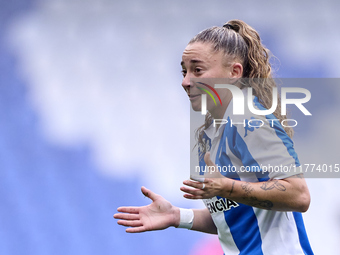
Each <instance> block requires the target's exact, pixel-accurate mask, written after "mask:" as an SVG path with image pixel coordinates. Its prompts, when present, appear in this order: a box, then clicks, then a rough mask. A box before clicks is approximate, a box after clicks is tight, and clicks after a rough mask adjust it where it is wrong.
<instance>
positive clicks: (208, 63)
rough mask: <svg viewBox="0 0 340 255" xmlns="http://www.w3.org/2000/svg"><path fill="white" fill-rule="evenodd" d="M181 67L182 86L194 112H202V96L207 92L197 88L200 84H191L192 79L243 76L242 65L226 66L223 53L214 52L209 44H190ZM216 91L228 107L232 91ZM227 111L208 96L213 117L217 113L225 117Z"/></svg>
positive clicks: (208, 106)
mask: <svg viewBox="0 0 340 255" xmlns="http://www.w3.org/2000/svg"><path fill="white" fill-rule="evenodd" d="M181 65H182V73H183V81H182V86H183V88H184V89H185V91H186V92H187V94H188V96H189V99H190V101H191V106H192V108H193V110H194V111H200V110H201V95H202V94H205V92H204V91H203V90H201V89H199V87H198V86H197V85H199V84H197V83H196V82H193V81H191V82H190V79H192V78H235V77H236V76H239V77H241V75H242V65H241V64H239V63H230V64H228V65H226V60H225V55H224V54H223V52H214V51H213V50H212V46H211V44H209V43H199V42H196V43H192V44H189V45H188V46H187V47H186V48H185V50H184V52H183V56H182V62H181ZM239 69H240V70H239ZM240 72H241V73H240ZM210 86H212V87H214V84H210ZM201 87H203V86H201ZM216 91H217V92H218V94H219V96H220V98H221V100H222V104H223V105H224V106H227V105H228V104H229V102H230V100H231V93H230V91H229V90H227V89H216ZM223 108H224V109H223ZM225 109H226V107H221V105H220V104H217V105H215V103H214V102H213V100H212V99H211V98H210V97H209V96H207V110H208V111H209V112H210V113H211V114H212V115H213V116H214V115H216V114H217V113H219V114H218V115H221V114H222V116H223V114H224V111H225ZM221 111H223V113H221ZM214 113H215V114H214ZM214 117H218V116H214Z"/></svg>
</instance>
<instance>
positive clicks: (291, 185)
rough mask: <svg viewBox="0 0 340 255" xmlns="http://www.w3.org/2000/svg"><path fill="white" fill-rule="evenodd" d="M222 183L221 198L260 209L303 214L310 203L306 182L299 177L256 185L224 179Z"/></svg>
mask: <svg viewBox="0 0 340 255" xmlns="http://www.w3.org/2000/svg"><path fill="white" fill-rule="evenodd" d="M222 180H223V179H222ZM223 182H224V183H225V185H222V186H223V188H222V192H221V196H222V197H226V198H229V199H232V200H234V201H236V202H239V203H242V204H246V205H250V206H254V207H258V208H262V209H267V210H277V211H299V212H305V211H307V209H308V206H309V203H310V196H309V191H308V188H307V185H306V182H305V180H304V179H303V178H299V177H290V178H287V179H282V180H276V179H274V180H270V181H266V182H257V183H252V182H244V181H237V180H231V179H228V178H225V179H224V180H223Z"/></svg>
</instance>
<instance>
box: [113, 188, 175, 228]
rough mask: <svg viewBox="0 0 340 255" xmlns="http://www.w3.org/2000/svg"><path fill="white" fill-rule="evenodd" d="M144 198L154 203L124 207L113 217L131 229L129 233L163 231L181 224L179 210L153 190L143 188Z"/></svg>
mask: <svg viewBox="0 0 340 255" xmlns="http://www.w3.org/2000/svg"><path fill="white" fill-rule="evenodd" d="M141 190H142V193H143V194H144V196H146V197H148V198H150V199H151V200H152V203H151V204H149V205H146V206H139V207H136V206H124V207H119V208H118V209H117V211H118V212H120V213H116V214H115V215H113V217H114V218H115V219H118V221H117V223H118V224H119V225H122V226H126V227H129V228H127V229H126V232H128V233H139V232H145V231H151V230H161V229H165V228H168V227H170V226H175V227H177V226H178V224H179V217H180V216H179V209H178V208H177V207H175V206H173V205H172V204H171V203H170V202H168V201H167V200H165V199H164V198H163V197H162V196H160V195H157V194H156V193H154V192H152V191H151V190H149V189H147V188H145V187H142V188H141Z"/></svg>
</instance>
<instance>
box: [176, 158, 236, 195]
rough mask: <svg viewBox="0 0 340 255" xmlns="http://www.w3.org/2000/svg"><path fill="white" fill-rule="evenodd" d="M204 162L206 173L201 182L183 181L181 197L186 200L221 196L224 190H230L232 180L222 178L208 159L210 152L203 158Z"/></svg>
mask: <svg viewBox="0 0 340 255" xmlns="http://www.w3.org/2000/svg"><path fill="white" fill-rule="evenodd" d="M204 161H205V163H206V165H207V166H208V167H207V169H208V171H207V173H205V175H204V178H202V180H201V181H195V180H185V181H184V182H183V184H184V185H187V186H189V187H185V186H184V187H181V188H180V189H181V191H183V192H185V193H186V194H184V195H183V196H184V197H185V198H188V199H207V198H212V197H214V196H222V194H223V192H224V190H225V188H230V186H231V185H232V184H231V182H232V180H231V179H229V178H226V177H224V176H223V175H222V174H221V173H220V172H219V171H218V170H217V166H216V165H215V164H214V162H213V161H212V160H211V159H210V152H207V153H206V154H205V156H204Z"/></svg>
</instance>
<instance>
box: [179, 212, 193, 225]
mask: <svg viewBox="0 0 340 255" xmlns="http://www.w3.org/2000/svg"><path fill="white" fill-rule="evenodd" d="M179 213H180V220H179V225H178V228H187V229H191V228H192V224H193V223H194V211H193V210H192V209H183V208H179Z"/></svg>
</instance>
